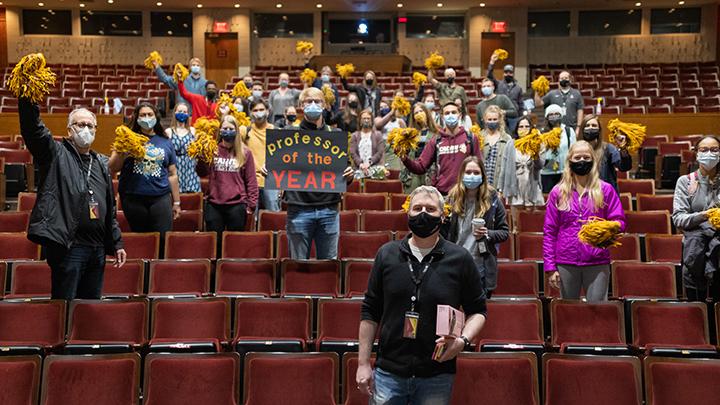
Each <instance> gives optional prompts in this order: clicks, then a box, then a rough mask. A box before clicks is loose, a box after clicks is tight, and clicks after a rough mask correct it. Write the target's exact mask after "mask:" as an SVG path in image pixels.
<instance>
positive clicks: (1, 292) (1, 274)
mask: <svg viewBox="0 0 720 405" xmlns="http://www.w3.org/2000/svg"><path fill="white" fill-rule="evenodd" d="M7 267H8V264H7V263H5V262H0V286H3V287H2V288H0V299H3V298H4V297H5V285H6V284H5V280H7Z"/></svg>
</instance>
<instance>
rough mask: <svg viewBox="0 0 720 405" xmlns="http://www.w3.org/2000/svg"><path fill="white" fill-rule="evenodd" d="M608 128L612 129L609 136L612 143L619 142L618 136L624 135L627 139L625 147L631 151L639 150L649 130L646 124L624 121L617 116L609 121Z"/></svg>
mask: <svg viewBox="0 0 720 405" xmlns="http://www.w3.org/2000/svg"><path fill="white" fill-rule="evenodd" d="M607 128H608V131H610V135H609V136H608V139H609V140H610V143H614V144H617V142H618V141H619V140H618V137H620V136H624V137H625V141H626V142H625V146H624V149H626V150H627V151H628V152H630V153H635V152H637V151H638V150H639V149H640V147H641V146H642V144H643V142H645V134H646V130H647V128H646V127H645V125H640V124H633V123H630V122H622V121H620V120H619V119H617V118H615V119H613V120H610V122H608V125H607Z"/></svg>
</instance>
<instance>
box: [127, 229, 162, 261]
mask: <svg viewBox="0 0 720 405" xmlns="http://www.w3.org/2000/svg"><path fill="white" fill-rule="evenodd" d="M122 237H123V243H125V251H126V252H127V257H128V259H145V260H151V259H157V258H158V255H159V250H160V233H158V232H148V233H133V232H123V234H122Z"/></svg>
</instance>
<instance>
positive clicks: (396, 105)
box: [391, 96, 410, 116]
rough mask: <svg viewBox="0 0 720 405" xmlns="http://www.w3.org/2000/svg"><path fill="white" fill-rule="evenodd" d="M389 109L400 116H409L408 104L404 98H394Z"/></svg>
mask: <svg viewBox="0 0 720 405" xmlns="http://www.w3.org/2000/svg"><path fill="white" fill-rule="evenodd" d="M391 108H392V109H393V110H395V111H396V112H397V113H398V114H400V115H402V116H406V115H408V114H410V103H409V102H408V101H407V100H406V99H405V97H401V96H395V98H394V99H393V101H392V106H391Z"/></svg>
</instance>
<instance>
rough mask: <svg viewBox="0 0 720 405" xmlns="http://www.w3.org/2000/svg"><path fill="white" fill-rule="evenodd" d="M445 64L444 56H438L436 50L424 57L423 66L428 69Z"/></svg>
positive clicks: (437, 67)
mask: <svg viewBox="0 0 720 405" xmlns="http://www.w3.org/2000/svg"><path fill="white" fill-rule="evenodd" d="M443 65H445V58H443V57H442V56H440V55H439V54H438V53H437V52H433V53H432V54H430V56H429V57H428V58H427V59H425V67H426V68H428V69H439V68H441V67H443Z"/></svg>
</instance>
